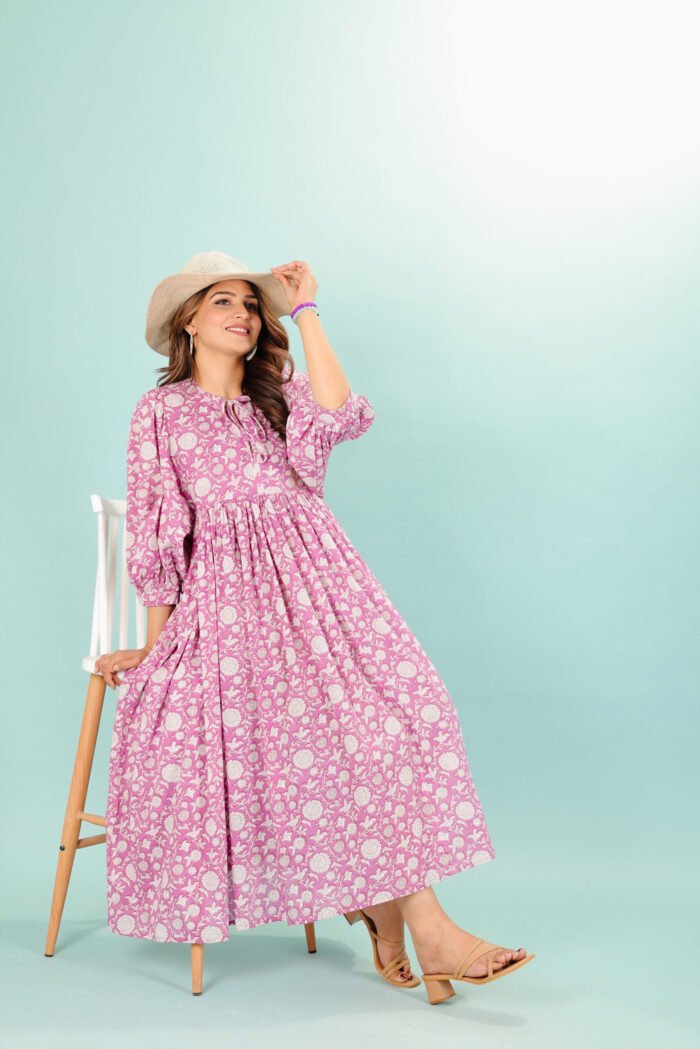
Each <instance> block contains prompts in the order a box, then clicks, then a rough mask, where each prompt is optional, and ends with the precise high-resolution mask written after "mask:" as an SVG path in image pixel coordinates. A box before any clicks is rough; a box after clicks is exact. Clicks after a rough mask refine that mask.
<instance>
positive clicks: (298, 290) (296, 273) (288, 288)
mask: <svg viewBox="0 0 700 1049" xmlns="http://www.w3.org/2000/svg"><path fill="white" fill-rule="evenodd" d="M270 273H271V274H272V276H273V277H274V278H275V279H276V280H278V281H279V282H280V284H281V285H282V287H283V288H284V290H285V294H286V296H287V302H288V304H289V309H290V312H291V310H293V309H294V308H295V306H298V305H299V304H300V303H302V302H314V301H315V295H316V291H317V290H318V281H317V280H316V278H315V277H314V275H313V273H312V272H311V269H310V268H309V264H308V262H300V261H299V260H298V259H296V260H295V261H294V262H288V263H287V264H286V265H285V266H271V267H270Z"/></svg>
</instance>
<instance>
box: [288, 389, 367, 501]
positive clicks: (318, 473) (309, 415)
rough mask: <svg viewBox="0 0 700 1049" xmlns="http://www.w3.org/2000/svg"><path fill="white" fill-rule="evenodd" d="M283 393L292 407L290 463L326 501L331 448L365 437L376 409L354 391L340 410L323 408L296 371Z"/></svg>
mask: <svg viewBox="0 0 700 1049" xmlns="http://www.w3.org/2000/svg"><path fill="white" fill-rule="evenodd" d="M282 390H283V394H284V398H285V401H286V402H287V405H288V406H289V415H288V417H287V424H286V427H287V459H288V461H289V464H290V466H293V467H294V469H295V471H296V473H297V475H298V477H299V478H300V480H301V481H302V482H303V483H304V484H305V485H306V486H307V487H308V488H311V489H312V490H313V491H315V492H317V493H318V494H319V495H320V496H321V497H323V486H324V481H325V476H326V469H327V467H328V459H329V456H330V454H331V450H332V448H333V447H334V446H335V445H336V444H340V442H341V441H353V440H355V439H356V438H358V437H360V436H361V435H362V434H363V433H366V432H367V430H369V428H370V426H371V425H372V423H373V422H374V408H373V407H372V405H371V403H370V401H369V400H368V398H367V397H365V396H364V395H363V394H359V393H355V391H354V390H352V389H351V390H350V392H349V394H348V396H347V397H346V399H345V400H344V401H343V403H342V404H341V405H340V407H339V408H333V409H331V408H324V407H323V406H322V405H320V404H319V403H318V401H316V400H314V396H313V392H312V390H311V383H310V381H309V377H308V375H306V374H305V373H304V372H296V371H295V372H294V374H293V375H292V378H291V379H290V380H289V381H288V382H285V383H283V385H282Z"/></svg>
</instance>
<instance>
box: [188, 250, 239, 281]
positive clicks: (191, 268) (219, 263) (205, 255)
mask: <svg viewBox="0 0 700 1049" xmlns="http://www.w3.org/2000/svg"><path fill="white" fill-rule="evenodd" d="M180 273H225V274H226V276H230V275H231V274H232V273H250V270H249V269H248V267H247V266H246V264H245V262H240V261H239V259H234V258H233V257H232V256H231V255H226V254H225V253H224V252H223V251H198V252H197V254H196V255H193V256H192V258H191V259H190V260H189V262H186V263H185V265H184V266H183V267H182V269H181V270H180Z"/></svg>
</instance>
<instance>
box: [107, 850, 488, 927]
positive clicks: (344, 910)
mask: <svg viewBox="0 0 700 1049" xmlns="http://www.w3.org/2000/svg"><path fill="white" fill-rule="evenodd" d="M480 851H481V852H482V853H483V852H486V853H487V856H486V859H483V860H480V861H479V863H467V864H463V863H460V864H458V865H457V866H454V867H451V868H450V869H449V870H447V871H444V872H441V874H440V876H439V877H438V878H432V879H431V880H430V881H427V880H425V879H424V880H423V884H422V885H419V886H418V887H417V888H415V889H411V890H410V892H405V893H401V892H399V893H397V894H396V896H391V897H389V899H388V900H379V901H378V902H379V903H389V902H390V901H391V900H395V899H400V898H401V897H402V896H412V895H413V893H415V892H420V891H421V889H427V888H428V887H429V886H431V885H436V884H438V883H439V882H442V881H445V879H446V878H451V877H452V876H453V875H454V874H460V873H461V872H462V871H467V870H472V869H473V868H474V867H483V865H484V864H485V863H489V862H491V861H492V860H494V859H495V858H496V853H495V851H494V850H493V849H490V850H488V849H481V850H480ZM377 895H381V894H380V893H375V899H376V896H377ZM375 905H376V904H375V900H374V899H372V900H368V899H365V900H363V901H362V902H359V903H358V902H354V903H353V904H351V906H349V907H339V908H338V910H337V911H335V912H334V913H333V914H328V913H324V914H323V917H320V916H319V915H318V914H316V915H315V916H314V917H311V918H304V919H302V920H301V921H298V922H290V921H287V919H286V918H284V917H280V918H271V919H269V920H267V921H260V922H256V923H255V924H254V925H246V927H245V928H242V929H240V930H238V931H239V932H249V931H250V930H251V929H257V928H259V926H261V925H274V924H275V923H279V922H286V924H287V925H288V926H289V927H290V928H296V927H297V926H299V925H310V924H311V923H312V922H318V921H324V920H325V919H326V918H340V917H341V916H342V915H343V914H348V913H350V912H351V911H357V910H361V909H362V908H363V907H373V906H375ZM321 910H322V911H324V912H327V911H328V906H325V907H323V908H321ZM235 925H236V922H235V919H232V920H231V921H229V923H228V926H229V928H228V929H227V930H226V935H222V937H221V939H219V940H205V941H201V940H195V941H193V940H191V939H176V938H175V937H170V936H169V937H168V938H167V939H164V940H161V939H156V937H155V936H139V935H137V934H136V933H123V932H120V931H119V930H118V929H115V928H113V926H112V924H111V923H108V927H109V930H110V932H113V933H115V934H116V935H117V936H126V937H127V938H129V939H133V940H149V941H152V942H153V943H189V944H191V943H193V942H195V943H201V942H204V943H205V945H209V944H213V943H224V942H226V941H227V940H230V939H231V934H230V932H229V929H230V927H231V926H234V927H235Z"/></svg>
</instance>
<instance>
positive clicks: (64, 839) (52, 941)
mask: <svg viewBox="0 0 700 1049" xmlns="http://www.w3.org/2000/svg"><path fill="white" fill-rule="evenodd" d="M106 688H107V686H106V684H105V679H104V677H103V676H102V674H90V681H89V683H88V690H87V696H86V697H85V708H84V710H83V721H82V725H81V726H80V735H79V737H78V748H77V752H76V755H75V763H74V765H73V775H72V777H71V783H70V790H69V792H68V804H67V805H66V814H65V818H64V820H63V830H62V832H61V844H60V845H59V852H58V862H57V865H56V877H55V879H54V887H53V898H52V901H51V913H50V916H49V928H48V933H47V936H46V945H45V947H44V954H45V955H46V957H47V958H52V957H53V953H54V949H55V947H56V940H57V938H58V929H59V926H60V924H61V915H62V914H63V906H64V904H65V902H66V895H67V893H68V883H69V881H70V876H71V871H72V869H73V860H74V858H75V853H76V850H77V849H79V848H82V847H83V844H84V845H94V844H100V843H101V842H103V841H104V840H105V835H99V836H97V837H95V838H90V839H88V838H85V839H83V841H82V842H80V843H79V837H80V828H81V823H82V818H83V815H84V810H85V799H86V797H87V791H88V785H89V783H90V772H91V770H92V760H93V758H94V756H95V743H96V741H97V733H98V730H99V727H100V718H101V717H102V707H103V704H104V698H105V691H106Z"/></svg>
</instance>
